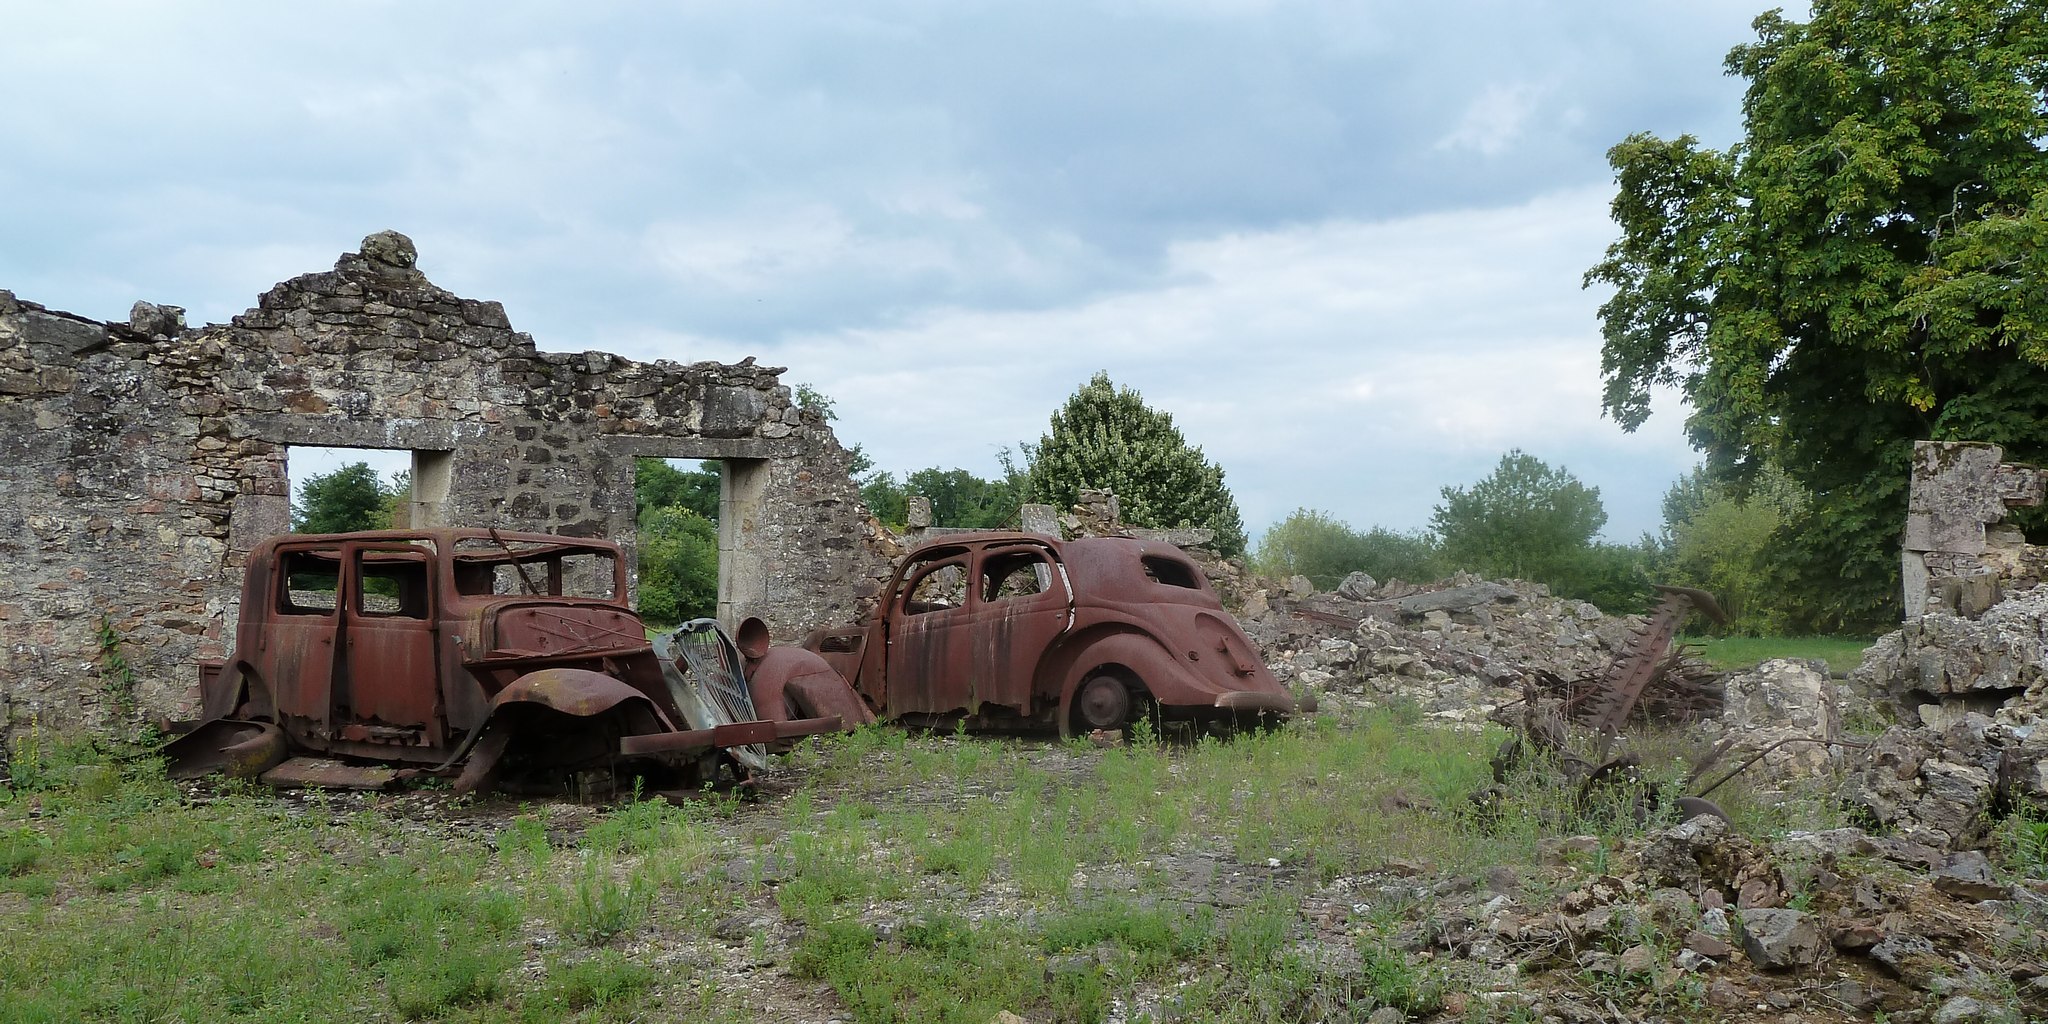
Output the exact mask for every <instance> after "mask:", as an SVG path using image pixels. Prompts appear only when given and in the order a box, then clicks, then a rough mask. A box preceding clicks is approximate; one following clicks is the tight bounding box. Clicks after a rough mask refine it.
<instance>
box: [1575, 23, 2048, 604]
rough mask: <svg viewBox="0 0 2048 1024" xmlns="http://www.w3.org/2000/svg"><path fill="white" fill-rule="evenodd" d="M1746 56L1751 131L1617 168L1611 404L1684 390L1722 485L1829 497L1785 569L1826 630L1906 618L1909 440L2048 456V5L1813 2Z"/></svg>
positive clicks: (1697, 437)
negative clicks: (1780, 482) (1781, 487)
mask: <svg viewBox="0 0 2048 1024" xmlns="http://www.w3.org/2000/svg"><path fill="white" fill-rule="evenodd" d="M1755 25H1756V30H1757V37H1758V38H1757V41H1756V42H1755V43H1752V44H1749V45H1745V46H1740V47H1737V48H1735V50H1734V51H1732V52H1731V53H1730V54H1729V55H1728V61H1727V67H1728V71H1729V72H1730V73H1731V74H1734V75H1739V76H1741V77H1743V78H1745V79H1747V80H1748V81H1749V88H1748V91H1747V94H1746V95H1745V98H1744V100H1743V115H1744V137H1743V140H1742V141H1741V142H1740V143H1738V144H1736V145H1734V146H1732V147H1730V148H1729V149H1727V150H1715V149H1709V148H1703V147H1701V146H1700V145H1699V144H1698V142H1697V141H1696V140H1694V139H1692V138H1691V137H1689V136H1681V137H1679V138H1678V139H1675V140H1671V141H1666V140H1663V139H1659V138H1657V137H1654V136H1651V135H1634V136H1631V137H1629V138H1628V139H1627V140H1625V141H1623V142H1622V143H1621V144H1619V145H1617V146H1615V147H1614V148H1613V149H1612V150H1611V151H1610V152H1609V154H1608V158H1609V161H1610V162H1611V163H1612V164H1613V166H1614V168H1615V171H1616V180H1617V181H1618V183H1619V185H1620V191H1619V194H1618V195H1617V196H1616V198H1615V200H1614V204H1613V214H1614V219H1615V221H1616V222H1617V223H1618V224H1619V225H1620V227H1621V237H1620V239H1619V240H1617V241H1616V242H1614V243H1613V244H1612V245H1611V246H1610V247H1609V248H1608V250H1607V255H1606V258H1605V259H1603V260H1602V261H1601V262H1600V263H1599V264H1597V265H1596V266H1594V267H1593V269H1592V270H1590V271H1589V272H1588V273H1587V275H1586V279H1587V283H1588V284H1589V285H1592V284H1606V285H1611V286H1613V287H1614V289H1615V292H1614V295H1613V296H1612V298H1610V299H1609V300H1608V301H1607V302H1606V303H1605V304H1604V305H1603V306H1601V309H1600V318H1601V322H1602V327H1603V333H1604V335H1605V347H1604V351H1603V358H1602V372H1603V375H1604V377H1605V380H1606V394H1605V406H1606V409H1607V412H1608V413H1609V414H1610V415H1612V416H1613V417H1614V418H1615V419H1616V420H1617V421H1619V422H1620V423H1621V424H1622V425H1623V426H1624V427H1626V428H1630V429H1633V428H1634V427H1636V426H1638V425H1640V424H1641V423H1642V422H1643V420H1644V419H1645V418H1646V417H1647V416H1648V415H1649V411H1650V399H1651V395H1652V393H1653V391H1654V390H1655V389H1656V388H1658V387H1660V386H1675V387H1677V388H1679V389H1681V391H1682V393H1683V394H1684V396H1685V399H1686V402H1687V404H1688V405H1689V406H1690V407H1691V414H1690V417H1689V418H1688V420H1687V424H1686V426H1687V431H1688V433H1689V434H1690V436H1691V438H1692V440H1693V443H1694V444H1695V445H1697V446H1698V447H1699V448H1701V449H1702V450H1703V451H1704V452H1705V454H1706V456H1707V464H1708V468H1709V473H1710V475H1711V476H1712V477H1713V478H1715V479H1717V480H1726V481H1729V482H1731V483H1732V485H1733V486H1734V487H1735V488H1736V489H1737V491H1738V492H1739V491H1740V489H1741V487H1742V486H1743V484H1744V482H1745V481H1747V480H1748V479H1750V478H1751V477H1752V476H1753V475H1754V473H1755V472H1756V471H1757V470H1758V469H1759V468H1760V467H1762V466H1763V465H1765V464H1766V463H1772V464H1776V465H1778V466H1781V467H1783V468H1784V470H1785V471H1786V472H1787V473H1788V474H1790V475H1791V476H1792V478H1793V479H1795V480H1796V481H1798V482H1799V483H1800V484H1802V485H1804V486H1805V487H1806V488H1807V489H1808V490H1809V491H1810V492H1811V494H1812V499H1813V500H1812V502H1811V504H1810V505H1809V506H1808V507H1807V508H1806V509H1805V511H1804V512H1802V513H1800V519H1799V521H1798V522H1796V523H1794V524H1792V525H1791V527H1790V528H1788V529H1783V530H1780V531H1778V532H1777V536H1778V537H1779V538H1780V540H1779V541H1778V543H1779V544H1780V545H1781V548H1782V550H1781V551H1780V552H1779V553H1778V555H1777V556H1776V557H1774V558H1773V559H1772V561H1773V562H1774V563H1775V564H1776V565H1777V566H1778V571H1780V572H1781V573H1783V574H1784V575H1783V577H1782V580H1781V583H1782V585H1783V586H1785V587H1787V588H1789V589H1790V590H1792V591H1794V592H1796V593H1797V595H1798V597H1799V600H1800V605H1801V607H1802V608H1803V609H1804V611H1805V619H1806V621H1804V622H1802V623H1799V624H1798V625H1802V626H1805V627H1807V628H1848V627H1868V626H1872V625H1875V624H1877V623H1879V622H1881V621H1885V620H1895V619H1896V617H1897V612H1898V607H1897V603H1898V596H1897V585H1896V581H1897V574H1898V558H1897V550H1896V547H1897V535H1898V532H1899V529H1900V527H1901V525H1902V523H1903V520H1904V515H1905V488H1906V482H1907V458H1908V456H1909V454H1910V451H1911V444H1912V442H1913V441H1914V440H1916V439H1921V438H1934V439H1969V440H1987V441H1997V442H2000V443H2003V444H2006V445H2007V446H2008V447H2009V448H2011V449H2013V450H2014V451H2015V454H2016V457H2021V458H2036V459H2038V458H2040V457H2041V456H2042V455H2043V454H2048V436H2044V434H2043V432H2042V431H2041V429H2040V426H2039V425H2040V424H2041V423H2042V422H2044V421H2048V255H2044V254H2048V248H2044V246H2043V242H2044V241H2048V159H2044V152H2043V144H2044V140H2048V91H2044V90H2048V15H2044V11H2043V8H2042V5H2041V3H2040V2H2039V0H2026V2H2020V0H1816V2H1815V3H1814V4H1813V7H1812V17H1811V20H1810V21H1807V22H1804V23H1802V22H1798V21H1793V20H1790V19H1788V18H1786V17H1785V16H1784V15H1783V14H1781V13H1779V12H1775V11H1774V12H1772V13H1769V14H1765V15H1763V16H1761V17H1759V18H1758V19H1757V20H1756V23H1755Z"/></svg>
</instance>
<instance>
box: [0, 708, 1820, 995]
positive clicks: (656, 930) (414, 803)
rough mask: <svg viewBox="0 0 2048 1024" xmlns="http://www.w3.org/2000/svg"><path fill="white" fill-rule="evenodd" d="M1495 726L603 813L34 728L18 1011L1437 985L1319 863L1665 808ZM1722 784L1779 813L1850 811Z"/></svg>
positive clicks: (1381, 916)
mask: <svg viewBox="0 0 2048 1024" xmlns="http://www.w3.org/2000/svg"><path fill="white" fill-rule="evenodd" d="M1499 739H1500V737H1499V736H1498V735H1497V734H1489V733H1470V732H1458V731H1451V730H1441V729H1430V728H1415V727H1414V726H1413V724H1412V722H1411V719H1410V718H1409V717H1408V716H1404V715H1402V714H1400V713H1398V712H1396V711H1373V712H1367V713H1364V714H1363V715H1362V716H1361V717H1359V718H1358V719H1357V720H1355V721H1352V722H1345V723H1340V722H1338V721H1335V720H1332V719H1327V718H1325V719H1321V720H1317V721H1308V722H1302V723H1298V724H1296V725H1293V726H1290V727H1289V728H1287V729H1285V730H1282V731H1279V732H1276V733H1272V734H1266V735H1255V736H1245V737H1240V738H1239V739H1238V740H1236V741H1233V742H1228V743H1223V742H1217V741H1214V740H1202V741H1200V742H1197V743H1193V744H1192V745H1165V744H1160V743H1158V742H1156V741H1154V740H1152V739H1150V738H1149V737H1147V736H1144V735H1142V734H1141V735H1140V737H1139V740H1138V742H1137V743H1136V744H1134V745H1132V746H1127V747H1118V748H1111V749H1107V750H1101V749H1097V748H1095V747H1093V746H1091V745H1087V744H1075V745H1071V746H1065V747H1053V746H1043V745H1035V744H1027V743H1017V742H1014V741H1005V740H988V739H974V738H965V737H958V736H913V735H910V734H907V733H904V732H902V731H898V730H893V729H887V728H869V729H865V730H862V731H860V732H857V733H854V734H852V735H849V736H844V737H834V738H830V739H828V740H825V741H824V742H817V741H812V742H809V743H807V744H806V745H805V746H803V747H801V748H799V750H798V751H797V753H796V754H794V755H792V763H791V765H790V767H789V769H788V770H787V771H786V772H785V773H784V774H783V775H782V776H781V777H780V778H781V781H780V782H779V784H778V785H777V786H775V787H774V788H773V789H772V790H771V791H772V792H775V793H777V794H780V795H777V796H772V797H769V798H767V799H763V800H757V801H738V800H733V799H730V798H712V799H707V800H705V801H702V802H697V803H693V804H690V805H688V806H683V807H674V806H669V805H667V804H664V803H659V802H653V801H646V802H638V803H630V804H625V805H622V806H619V807H615V808H612V809H609V810H604V811H595V812H593V811H592V810H590V809H585V808H579V807H575V806H572V805H565V804H547V805H532V806H523V805H519V804H516V803H511V802H501V801H489V802H484V803H480V804H476V805H469V804H467V803H466V802H463V801H456V800H453V799H452V798H449V797H447V796H446V795H445V794H444V793H416V794H407V795H394V796H378V795H363V794H335V795H325V794H319V793H311V794H296V795H280V794H273V793H270V792H267V791H256V790H245V789H238V788H235V787H232V786H229V787H222V788H218V789H215V790H212V791H208V792H204V793H202V794H201V795H200V798H199V799H193V798H191V797H189V796H188V795H187V794H186V793H184V792H182V791H181V790H180V789H179V788H178V787H176V786H174V785H173V784H171V783H169V782H167V781H166V780H165V779H164V777H163V775H162V773H161V770H160V768H158V767H156V766H155V765H154V764H153V763H152V762H150V761H149V760H147V759H135V758H130V757H126V756H124V755H121V754H119V753H117V752H109V751H106V750H101V749H96V748H92V747H69V746H61V745H58V746H47V745H39V744H37V743H35V742H33V741H31V742H29V743H27V744H24V745H21V746H19V747H18V748H17V751H16V757H17V763H16V764H15V766H14V778H15V780H16V784H15V787H14V788H13V789H11V790H4V791H0V932H5V933H6V934H8V935H9V936H10V948H9V955H8V956H7V957H5V958H0V1021H31V1020H53V1021H54V1020H64V1021H69V1020H130V1019H136V1020H140V1019H150V1020H185V1021H216V1020H264V1021H293V1020H307V1021H311V1020H328V1019H332V1018H333V1017H334V1016H335V1015H336V1014H337V1013H339V1012H344V1009H345V1012H346V1013H347V1015H348V1016H350V1017H351V1018H352V1019H361V1020H366V1021H378V1020H385V1021H400V1020H418V1021H514V1020H518V1021H552V1020H574V1021H586V1022H597V1021H626V1020H638V1019H646V1018H648V1017H650V1016H659V1017H661V1018H663V1019H670V1018H674V1019H681V1020H747V1019H754V1018H756V1017H759V1016H763V1015H773V1014H774V1013H775V1012H777V1009H778V1008H777V1007H776V1006H774V1005H767V1004H763V1003H762V1002H761V1001H760V1000H762V999H764V998H774V997H772V996H764V995H763V994H762V993H763V992H764V991H766V990H763V989H760V988H759V987H758V986H749V987H746V988H745V989H744V990H743V989H742V988H740V987H735V986H732V985H730V981H731V979H733V978H735V977H744V976H746V975H747V972H748V971H750V970H752V969H753V968H750V967H748V966H747V965H749V964H760V965H765V968H766V969H767V970H769V971H771V972H774V973H776V974H780V973H785V972H786V973H787V974H789V975H791V976H794V977H796V978H800V979H815V980H816V981H817V982H819V983H821V984H823V985H826V986H829V991H830V993H831V995H829V996H826V997H825V998H826V999H827V1001H828V1003H830V1002H835V1001H836V1003H837V1004H838V1005H837V1006H836V1007H832V1008H831V1012H833V1013H835V1014H839V1015H842V1016H846V1017H849V1018H851V1019H853V1020H857V1021H863V1022H870V1021H972V1022H975V1024H980V1022H983V1021H986V1020H988V1019H989V1018H990V1017H992V1016H993V1015H994V1014H995V1012H996V1011H998V1010H1009V1011H1012V1012H1016V1013H1019V1014H1022V1015H1024V1016H1025V1017H1027V1018H1029V1019H1057V1020H1079V1021H1097V1020H1102V1019H1104V1018H1105V1017H1106V1016H1108V1014H1109V1013H1110V1011H1111V1009H1112V1007H1114V1006H1119V1005H1121V1006H1123V1007H1124V1008H1125V1013H1126V1014H1127V1015H1129V1014H1131V1013H1133V1012H1153V1013H1155V1016H1157V1015H1170V1016H1175V1017H1178V1018H1180V1019H1187V1020H1216V1021H1254V1020H1256V1021H1267V1020H1320V1019H1346V1018H1352V1017H1357V1018H1362V1017H1363V1016H1365V1015H1366V1014H1368V1013H1370V1011H1371V1010H1372V1009H1373V1008H1375V1007H1379V1006H1392V1007H1396V1008H1399V1009H1401V1010H1403V1011H1404V1012H1407V1013H1411V1014H1424V1013H1428V1012H1431V1011H1433V1010H1435V1009H1436V1008H1438V1007H1439V1006H1441V1005H1443V1001H1444V1000H1445V999H1446V998H1448V996H1449V994H1450V993H1452V992H1455V991H1457V990H1458V985H1459V980H1458V978H1456V977H1455V976H1454V975H1452V974H1450V973H1448V971H1449V969H1448V968H1446V967H1442V966H1438V964H1437V963H1436V962H1435V961H1433V960H1431V959H1429V958H1427V957H1422V956H1418V955H1417V954H1415V953H1413V952H1411V951H1409V950H1408V948H1407V947H1405V946H1404V945H1403V942H1402V940H1401V939H1400V937H1399V935H1398V934H1397V933H1398V932H1399V930H1400V929H1401V928H1402V927H1403V926H1404V925H1405V924H1412V923H1413V922H1414V920H1415V915H1416V914H1419V913H1421V912H1422V909H1423V908H1424V904H1422V903H1420V902H1417V901H1419V900H1420V896H1414V897H1409V898H1406V899H1392V900H1386V899H1382V897H1381V896H1379V895H1374V896H1372V897H1371V899H1372V900H1373V902H1374V908H1373V910H1372V911H1371V913H1369V914H1367V915H1366V916H1364V917H1361V918H1358V919H1357V920H1356V922H1355V927H1354V928H1353V929H1352V930H1351V931H1350V932H1347V933H1346V937H1343V938H1341V939H1339V940H1337V941H1336V944H1335V945H1334V946H1333V945H1331V944H1330V941H1331V940H1330V939H1329V938H1328V937H1327V936H1324V937H1322V938H1318V935H1319V934H1320V933H1319V932H1318V928H1319V927H1321V925H1320V924H1319V922H1318V919H1317V918H1316V917H1315V916H1314V913H1313V912H1312V911H1311V909H1310V904H1311V901H1310V899H1309V897H1311V896H1312V894H1314V893H1317V892H1318V891H1321V890H1322V889H1323V887H1325V886H1327V885H1329V884H1332V883H1333V882H1335V881H1337V880H1339V879H1360V878H1379V879H1382V880H1385V881H1388V882H1393V881H1398V879H1397V878H1396V876H1395V875H1393V874H1388V873H1387V871H1388V866H1389V865H1390V864H1409V865H1424V866H1426V869H1427V870H1428V871H1429V872H1430V873H1431V877H1439V876H1441V877H1451V878H1459V877H1462V878H1468V879H1469V878H1477V877H1482V876H1483V874H1484V872H1486V871H1487V870H1489V869H1494V868H1497V867H1499V866H1501V865H1507V866H1510V867H1513V866H1515V865H1524V866H1529V868H1528V869H1529V870H1531V871H1532V872H1533V871H1534V870H1535V869H1534V867H1533V866H1534V865H1535V864H1536V862H1537V858H1538V856H1539V851H1540V849H1541V847H1542V842H1543V840H1544V838H1545V837H1546V836H1549V835H1558V834H1578V833H1585V832H1592V833H1595V834H1600V835H1603V836H1606V837H1608V841H1609V842H1614V841H1618V840H1619V839H1620V838H1622V837H1624V836H1626V835H1628V834H1632V833H1634V832H1637V831H1640V830H1641V829H1642V828H1644V827H1647V826H1646V825H1643V824H1638V823H1637V822H1635V821H1634V820H1633V819H1631V818H1630V817H1629V816H1627V815H1625V814H1616V813H1615V812H1614V809H1613V807H1611V806H1607V805H1600V806H1589V807H1578V806H1572V805H1570V804H1569V803H1568V802H1567V799H1566V796H1565V795H1564V794H1562V793H1560V791H1559V789H1558V787H1556V786H1555V785H1554V784H1552V781H1551V779H1550V778H1549V777H1547V776H1544V775H1543V774H1542V773H1541V772H1540V771H1536V770H1531V771H1530V772H1528V773H1527V774H1525V775H1517V776H1515V777H1512V778H1510V779H1509V780H1508V783H1507V785H1506V786H1505V788H1504V789H1502V790H1500V791H1499V793H1500V796H1499V799H1498V800H1496V801H1495V802H1493V803H1491V804H1489V805H1485V806H1482V805H1480V804H1476V803H1474V802H1473V801H1471V800H1470V799H1469V795H1470V794H1471V793H1472V792H1473V791H1474V790H1477V789H1479V788H1481V787H1483V786H1485V785H1487V784H1488V783H1489V782H1490V781H1491V776H1490V772H1489V769H1488V757H1489V755H1491V753H1492V752H1493V750H1494V748H1495V747H1496V746H1497V744H1498V741H1499ZM1645 749H1646V750H1656V749H1660V748H1655V747H1646V748H1645ZM1679 753H1680V752H1677V751H1672V752H1670V753H1669V756H1664V755H1655V756H1651V757H1649V758H1648V761H1649V762H1650V768H1651V769H1652V770H1654V771H1662V772H1666V773H1667V774H1668V773H1669V772H1670V771H1676V770H1677V769H1676V768H1675V767H1673V766H1676V765H1678V764H1679V763H1680V761H1679ZM1717 798H1725V799H1724V804H1725V805H1726V806H1728V807H1729V808H1730V809H1731V810H1732V811H1733V812H1734V813H1735V814H1736V815H1737V817H1738V820H1739V821H1740V822H1741V825H1742V827H1743V828H1744V829H1745V830H1748V831H1751V832H1752V833H1767V832H1770V831H1774V830H1778V829H1783V828H1786V827H1789V826H1793V825H1799V826H1804V827H1814V826H1816V825H1823V826H1824V825H1827V824H1831V823H1833V822H1832V820H1830V819H1828V818H1826V817H1825V816H1823V817H1821V818H1815V817H1812V815H1811V808H1810V807H1806V808H1803V809H1797V810H1790V811H1788V810H1787V809H1786V808H1785V807H1784V806H1782V805H1766V804H1761V803H1758V802H1754V801H1746V800H1745V799H1744V798H1743V796H1742V795H1741V794H1740V793H1728V792H1727V791H1725V790H1724V791H1723V792H1722V793H1719V794H1717ZM1617 799H1619V798H1617ZM1615 806H1619V804H1615ZM1658 820H1661V819H1658V818H1652V819H1651V821H1650V824H1655V823H1656V821H1658ZM1587 867H1588V869H1589V870H1591V869H1595V868H1597V867H1598V865H1597V864H1594V863H1591V862H1589V864H1588V865H1587ZM1402 870H1404V871H1406V870H1412V869H1408V868H1404V869H1402ZM1390 891H1391V890H1390ZM1401 891H1406V890H1401ZM1414 891H1415V892H1416V893H1418V894H1419V893H1421V892H1422V891H1423V890H1422V889H1419V888H1418V889H1415V890H1414ZM1317 943H1320V945H1319V946H1316V944H1317ZM1312 946H1315V948H1320V949H1321V950H1322V952H1313V951H1312V948H1311V947H1312ZM802 991H803V992H806V993H812V990H809V989H804V990H802ZM748 992H751V993H752V994H751V995H749V994H746V993H748ZM780 998H788V997H787V996H786V995H784V996H782V997H780ZM805 998H806V999H810V1000H815V999H817V998H818V997H817V996H816V995H815V993H812V994H810V995H806V996H805ZM1134 1000H1138V1001H1139V1002H1134ZM1140 1005H1143V1006H1150V1007H1152V1008H1153V1009H1152V1010H1150V1011H1137V1010H1134V1008H1135V1007H1138V1006H1140ZM1503 1019H1504V1018H1503Z"/></svg>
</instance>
